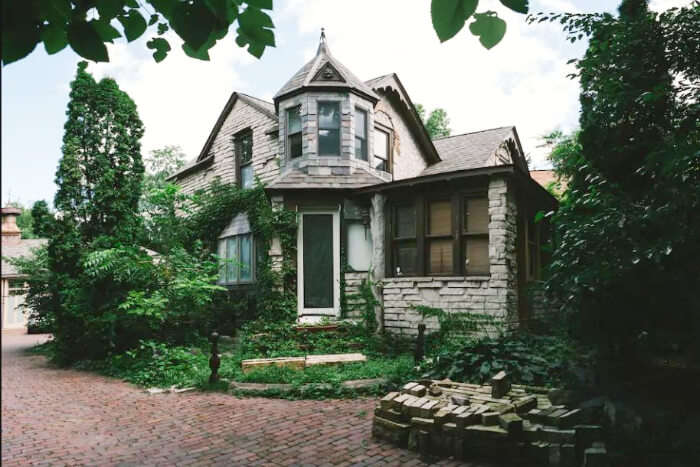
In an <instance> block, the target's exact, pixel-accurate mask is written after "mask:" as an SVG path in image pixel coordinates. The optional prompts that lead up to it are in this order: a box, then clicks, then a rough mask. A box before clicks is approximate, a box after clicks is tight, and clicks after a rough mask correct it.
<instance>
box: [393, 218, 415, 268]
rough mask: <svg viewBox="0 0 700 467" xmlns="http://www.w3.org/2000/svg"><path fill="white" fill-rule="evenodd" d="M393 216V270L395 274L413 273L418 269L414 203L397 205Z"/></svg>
mask: <svg viewBox="0 0 700 467" xmlns="http://www.w3.org/2000/svg"><path fill="white" fill-rule="evenodd" d="M393 217H394V219H393V227H394V228H393V229H392V232H393V233H392V235H393V241H392V251H393V256H394V262H393V263H392V264H393V265H394V271H393V272H394V274H395V275H397V276H402V275H407V274H415V273H416V272H417V271H418V262H417V259H418V249H417V242H416V208H415V206H414V205H405V206H397V207H396V208H395V209H394V216H393Z"/></svg>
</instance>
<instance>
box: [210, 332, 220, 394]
mask: <svg viewBox="0 0 700 467" xmlns="http://www.w3.org/2000/svg"><path fill="white" fill-rule="evenodd" d="M209 342H211V357H210V358H209V368H211V375H210V376H209V384H214V383H216V382H217V381H219V366H220V365H221V359H220V358H219V333H218V332H216V331H214V332H212V333H211V337H209Z"/></svg>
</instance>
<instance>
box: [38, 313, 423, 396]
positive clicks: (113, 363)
mask: <svg viewBox="0 0 700 467" xmlns="http://www.w3.org/2000/svg"><path fill="white" fill-rule="evenodd" d="M238 342H239V344H238V345H236V346H234V345H233V344H230V343H222V344H220V345H219V353H220V354H221V365H220V367H219V377H220V379H221V381H220V382H219V383H217V384H215V385H209V382H208V381H209V375H210V369H209V356H210V349H211V344H209V342H207V341H206V340H205V339H199V340H196V341H195V343H193V344H192V345H189V346H174V345H168V344H165V343H160V342H154V341H142V342H141V343H140V345H138V346H137V347H136V348H133V349H131V350H129V351H126V352H123V353H120V354H116V355H111V356H109V357H107V358H105V359H103V360H99V361H94V360H91V361H81V362H78V363H77V364H75V365H74V367H75V368H77V369H82V370H86V371H95V372H98V373H101V374H104V375H107V376H112V377H115V378H120V379H123V380H125V381H128V382H131V383H133V384H136V385H138V386H141V387H160V388H167V387H171V386H176V387H180V388H182V387H193V386H194V387H197V388H199V389H200V390H218V391H222V390H228V385H229V383H230V382H231V381H238V382H250V383H282V384H291V385H292V386H293V389H292V390H291V391H287V392H284V393H282V392H280V391H279V390H274V389H271V390H269V391H266V392H264V393H256V394H255V395H256V396H261V395H263V396H268V397H284V398H288V399H325V398H338V397H341V398H345V397H355V396H358V395H370V394H371V395H374V394H380V393H381V392H384V391H386V389H387V387H392V388H393V387H396V386H397V385H399V384H402V383H403V382H405V381H406V380H407V379H410V378H412V377H415V369H414V367H413V358H412V355H411V353H410V352H409V350H410V346H409V345H408V343H406V342H401V341H397V340H395V339H393V338H391V337H387V338H378V337H375V336H372V335H370V334H368V333H367V332H366V331H365V330H364V328H362V327H361V326H357V325H350V324H346V325H341V326H340V329H339V330H338V331H336V332H319V333H310V332H305V331H297V330H295V329H294V328H293V326H292V325H291V324H288V323H264V322H254V323H250V324H248V325H247V326H244V327H243V329H242V330H241V331H240V338H239V339H238ZM32 352H34V353H41V354H45V355H49V356H50V354H51V342H48V343H45V344H41V345H39V346H36V347H34V348H33V349H32ZM348 352H361V353H363V354H365V355H366V356H367V357H368V361H367V362H365V363H352V364H344V365H328V366H314V367H309V368H307V369H305V370H293V369H289V368H278V367H265V368H261V369H256V370H254V371H251V372H249V373H246V374H243V372H242V371H241V361H242V360H245V359H250V358H273V357H282V356H304V355H319V354H328V353H348ZM370 378H385V379H387V380H388V381H389V384H388V385H387V386H384V387H373V388H364V389H362V390H355V389H349V388H345V387H342V386H341V383H342V382H344V381H348V380H356V379H370ZM241 394H242V393H241Z"/></svg>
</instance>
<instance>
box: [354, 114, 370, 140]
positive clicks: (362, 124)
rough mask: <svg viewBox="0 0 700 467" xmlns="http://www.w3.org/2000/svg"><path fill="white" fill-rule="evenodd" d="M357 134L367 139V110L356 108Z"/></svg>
mask: <svg viewBox="0 0 700 467" xmlns="http://www.w3.org/2000/svg"><path fill="white" fill-rule="evenodd" d="M355 135H356V136H359V137H360V138H363V139H367V112H365V111H364V110H360V109H355Z"/></svg>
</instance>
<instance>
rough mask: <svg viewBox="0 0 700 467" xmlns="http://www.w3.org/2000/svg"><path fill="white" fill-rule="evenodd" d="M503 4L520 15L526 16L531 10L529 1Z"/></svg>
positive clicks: (521, 0)
mask: <svg viewBox="0 0 700 467" xmlns="http://www.w3.org/2000/svg"><path fill="white" fill-rule="evenodd" d="M501 3H502V4H503V5H505V6H507V7H508V8H510V9H511V10H513V11H517V12H518V13H522V14H526V13H527V12H528V10H529V6H528V3H529V2H528V0H501Z"/></svg>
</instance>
